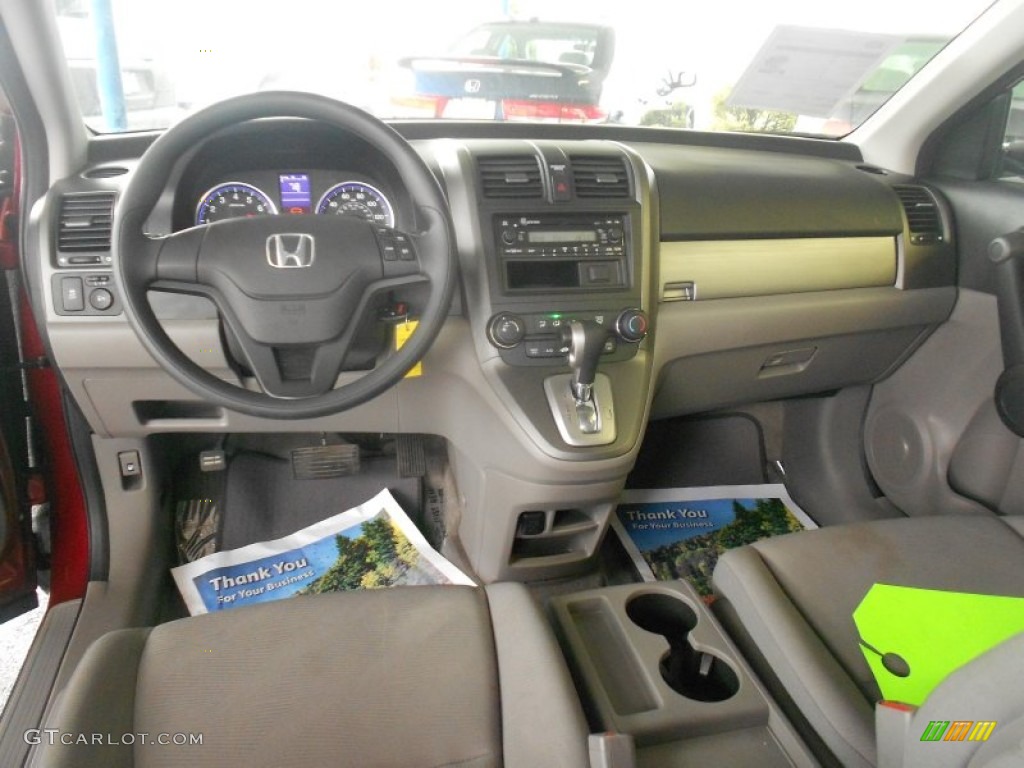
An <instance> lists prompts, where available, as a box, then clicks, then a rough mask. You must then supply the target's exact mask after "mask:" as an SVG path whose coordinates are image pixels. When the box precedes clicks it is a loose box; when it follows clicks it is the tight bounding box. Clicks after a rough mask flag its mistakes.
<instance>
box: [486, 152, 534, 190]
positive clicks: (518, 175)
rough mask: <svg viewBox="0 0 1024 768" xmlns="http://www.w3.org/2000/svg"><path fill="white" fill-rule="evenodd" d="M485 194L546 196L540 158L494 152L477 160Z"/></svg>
mask: <svg viewBox="0 0 1024 768" xmlns="http://www.w3.org/2000/svg"><path fill="white" fill-rule="evenodd" d="M477 163H478V165H479V168H480V184H481V187H482V189H483V195H484V197H488V198H504V199H509V198H516V199H536V198H541V197H543V196H544V187H543V184H542V182H541V177H540V165H539V164H538V163H537V158H535V157H532V156H530V155H507V156H505V155H502V156H497V155H492V156H485V157H481V158H479V159H478V160H477Z"/></svg>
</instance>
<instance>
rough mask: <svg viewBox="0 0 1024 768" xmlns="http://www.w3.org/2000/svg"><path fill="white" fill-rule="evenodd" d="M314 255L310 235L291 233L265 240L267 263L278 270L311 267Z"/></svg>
mask: <svg viewBox="0 0 1024 768" xmlns="http://www.w3.org/2000/svg"><path fill="white" fill-rule="evenodd" d="M315 255H316V249H315V248H314V241H313V236H312V235H307V234H305V233H293V234H282V235H271V236H270V237H268V238H267V261H268V262H269V263H270V266H272V267H277V268H278V269H294V268H296V267H311V266H313V258H314V257H315Z"/></svg>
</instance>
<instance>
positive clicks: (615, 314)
mask: <svg viewBox="0 0 1024 768" xmlns="http://www.w3.org/2000/svg"><path fill="white" fill-rule="evenodd" d="M435 160H436V162H437V165H438V167H439V169H440V171H441V175H442V177H443V179H444V181H445V183H446V185H447V193H448V197H449V201H450V203H451V206H452V214H453V223H454V225H455V228H456V240H457V242H458V244H459V259H460V271H461V276H462V285H463V289H464V291H465V295H464V301H463V306H464V311H465V314H466V322H467V324H468V327H469V329H470V333H471V334H472V337H473V341H474V349H475V352H476V358H477V362H478V363H479V367H478V370H479V372H480V373H481V374H482V375H483V377H484V378H485V380H486V381H487V384H488V389H489V394H491V395H493V397H494V400H495V402H496V403H498V404H499V405H498V407H499V408H500V410H501V412H502V415H503V417H506V421H505V423H506V425H507V429H508V433H507V434H502V435H500V436H499V435H496V434H491V435H483V434H481V435H480V439H479V441H476V442H475V443H473V444H472V445H471V446H469V447H467V445H468V444H467V445H453V446H451V453H450V457H451V460H452V463H453V468H454V470H455V474H456V475H457V477H458V478H459V489H460V491H461V492H462V493H463V494H464V495H465V497H466V506H467V507H469V508H474V509H482V510H486V513H482V514H479V515H474V516H471V517H469V518H464V519H463V521H462V525H461V527H460V534H461V539H462V541H463V542H464V543H467V544H466V545H467V549H468V550H469V555H470V559H471V560H473V561H474V564H479V563H487V564H491V563H499V565H498V567H496V568H494V569H493V570H487V568H486V567H485V568H484V570H485V571H486V572H485V573H482V574H481V575H482V576H483V577H484V578H485V579H494V578H498V579H516V580H520V579H525V580H534V579H545V578H557V577H561V576H567V575H571V574H572V573H574V572H577V571H580V570H583V569H585V568H586V567H587V565H588V562H592V560H591V558H592V556H593V555H594V554H595V552H596V551H597V547H598V545H599V544H600V542H601V540H602V538H603V536H604V532H605V530H606V528H607V520H608V516H609V514H610V513H611V510H612V509H613V508H614V506H615V504H616V502H617V500H618V496H619V494H620V492H621V490H622V487H623V485H624V483H625V478H626V475H627V474H628V472H629V470H630V469H631V468H632V464H633V461H634V458H635V455H636V451H637V450H638V448H639V443H640V438H641V436H642V434H643V429H644V426H645V424H646V421H647V413H648V410H649V407H650V398H651V375H652V365H653V362H652V361H653V357H652V354H651V350H652V348H653V346H652V338H653V334H654V332H655V330H656V329H655V328H654V327H653V323H652V321H651V310H652V295H653V294H652V290H651V287H650V284H651V263H652V257H653V254H654V252H655V249H656V247H657V242H658V230H657V205H656V204H655V200H654V198H653V191H652V188H651V180H650V172H649V169H648V167H647V166H646V164H645V163H644V161H643V160H642V158H640V157H639V156H638V155H637V154H635V153H634V152H633V151H632V150H630V149H628V148H625V147H622V146H620V145H616V144H609V143H605V142H589V141H569V140H566V141H561V140H541V141H522V140H512V139H509V140H501V141H495V140H472V139H470V140H465V141H461V142H458V143H457V144H456V143H452V144H448V145H445V146H444V147H441V148H439V149H438V150H437V151H435ZM488 440H490V441H494V440H502V441H504V442H503V446H504V450H503V458H502V460H501V461H500V462H499V463H494V462H492V461H490V460H489V459H488V455H489V454H490V451H489V448H490V446H489V444H488V442H487V441H488ZM510 440H511V441H514V442H516V443H517V444H518V445H519V446H522V448H523V449H524V451H525V452H526V453H527V454H528V456H527V457H524V459H525V460H517V461H512V460H509V459H507V458H504V457H508V456H510V455H512V451H511V450H510V447H511V446H510V445H509V441H510Z"/></svg>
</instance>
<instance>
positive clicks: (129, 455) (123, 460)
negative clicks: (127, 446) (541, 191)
mask: <svg viewBox="0 0 1024 768" xmlns="http://www.w3.org/2000/svg"><path fill="white" fill-rule="evenodd" d="M117 462H118V464H120V465H121V477H123V478H131V477H139V476H140V475H142V462H141V461H140V460H139V452H138V451H121V452H120V453H119V454H117Z"/></svg>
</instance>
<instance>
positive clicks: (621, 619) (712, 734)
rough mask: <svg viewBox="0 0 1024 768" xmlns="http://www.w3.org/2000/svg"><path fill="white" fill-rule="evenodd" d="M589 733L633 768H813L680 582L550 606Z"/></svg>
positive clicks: (614, 590)
mask: <svg viewBox="0 0 1024 768" xmlns="http://www.w3.org/2000/svg"><path fill="white" fill-rule="evenodd" d="M551 604H552V609H553V612H554V616H555V619H556V629H557V630H558V632H559V635H560V638H559V639H560V641H561V643H562V648H563V651H564V652H565V655H566V657H567V659H568V661H569V664H570V667H571V668H572V671H573V677H574V679H575V681H576V684H577V687H578V688H579V689H580V692H581V694H582V696H583V702H584V707H585V708H586V710H587V714H588V717H589V719H590V721H591V722H590V725H591V729H592V730H596V731H598V732H611V733H617V734H626V735H628V737H630V738H631V740H632V741H633V743H634V744H635V750H636V764H637V765H639V766H641V768H642V767H643V766H683V765H686V766H691V765H692V766H698V765H731V766H756V768H770V767H773V766H778V767H779V768H782V767H783V766H787V767H789V766H794V765H796V766H813V765H816V761H815V760H814V759H813V758H812V756H811V755H810V753H809V752H808V750H807V748H806V747H805V746H804V744H803V742H802V740H801V739H800V737H799V736H798V735H797V733H796V732H795V731H794V729H793V727H792V725H791V724H790V723H789V721H788V720H787V719H786V718H785V717H784V716H783V714H782V713H781V712H780V710H779V709H778V707H777V705H776V704H775V703H774V702H773V701H772V699H771V698H770V697H769V695H768V694H767V693H766V692H765V690H764V689H763V688H762V687H761V685H760V683H759V682H758V681H757V680H756V679H755V678H754V676H753V674H752V673H751V671H750V669H749V667H748V666H747V664H746V662H745V661H744V659H743V657H742V656H741V655H740V654H739V652H738V651H737V650H736V648H735V647H734V646H733V645H732V643H731V642H730V641H729V639H728V638H727V637H726V636H725V634H724V633H723V632H722V629H721V627H720V626H719V625H718V623H717V621H716V620H715V618H714V617H713V616H712V614H711V612H710V611H709V610H708V608H707V606H706V605H705V604H704V602H703V601H702V600H701V598H700V597H699V596H698V595H697V593H696V592H695V591H694V590H693V589H692V588H691V587H690V586H689V584H687V583H686V582H683V581H671V582H657V583H653V584H626V585H622V586H617V587H605V588H602V589H594V590H590V591H587V592H578V593H575V594H571V595H564V596H561V597H555V598H552V601H551Z"/></svg>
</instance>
